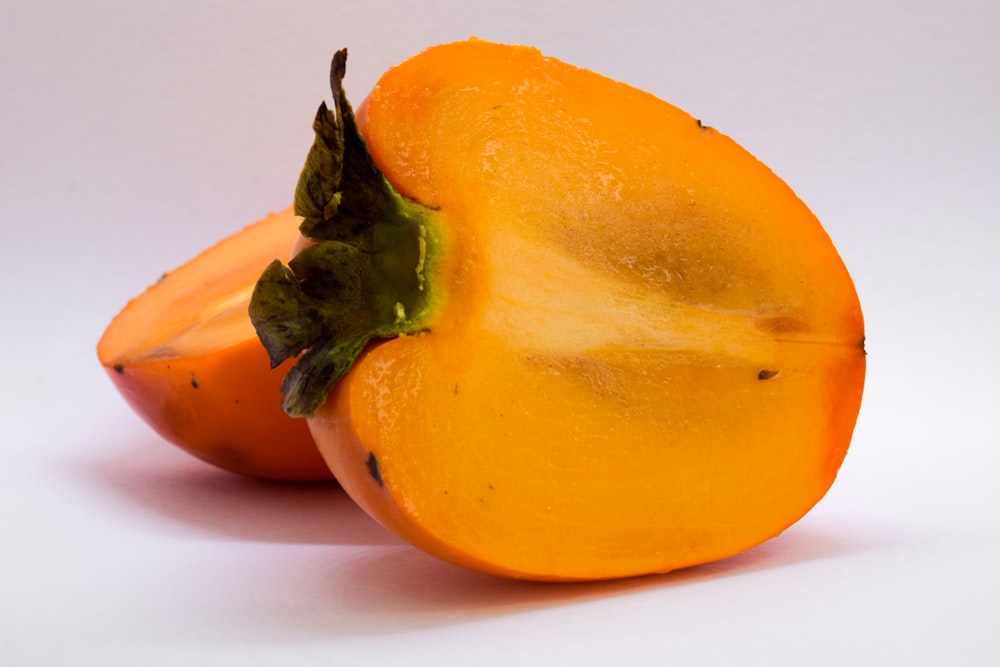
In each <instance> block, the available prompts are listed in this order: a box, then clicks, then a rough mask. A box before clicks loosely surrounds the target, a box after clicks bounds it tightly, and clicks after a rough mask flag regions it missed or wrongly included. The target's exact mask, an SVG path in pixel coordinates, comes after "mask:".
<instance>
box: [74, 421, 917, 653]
mask: <svg viewBox="0 0 1000 667" xmlns="http://www.w3.org/2000/svg"><path fill="white" fill-rule="evenodd" d="M103 451H105V452H111V453H112V455H111V456H105V457H104V458H103V459H100V460H94V459H88V460H84V461H76V462H75V463H68V464H67V465H71V466H72V470H71V471H70V473H71V474H73V475H74V476H76V477H78V478H84V479H85V480H86V481H87V482H88V483H89V484H90V485H91V486H92V487H94V486H96V487H97V488H99V489H100V490H101V491H102V492H104V493H111V494H112V496H113V497H114V498H116V499H117V501H123V502H124V503H125V504H126V507H128V508H133V509H138V510H139V511H142V512H148V513H150V514H153V515H155V516H157V517H160V518H165V519H167V520H169V521H170V522H172V524H173V526H174V527H175V528H178V529H182V530H192V529H193V530H197V531H199V532H204V533H207V534H210V535H216V536H221V537H223V538H230V539H239V540H248V541H259V542H270V543H283V544H289V545H315V546H314V547H310V548H309V549H308V550H307V551H305V552H303V551H301V549H299V550H297V551H295V552H294V563H295V567H292V568H289V567H286V566H285V565H284V560H283V559H284V558H285V557H286V556H287V557H289V558H292V557H293V554H291V553H289V554H284V555H282V554H277V553H276V554H275V558H276V559H277V558H280V559H282V564H281V566H280V567H279V566H277V562H276V561H271V560H270V559H265V561H263V562H260V563H258V565H255V566H253V568H256V567H266V568H268V569H266V570H262V571H256V569H253V571H247V572H242V573H241V575H240V576H247V577H249V578H250V579H252V580H254V581H267V582H269V585H268V586H267V587H266V588H265V589H263V590H262V589H254V590H249V589H247V590H244V589H243V588H239V589H237V590H234V591H233V595H235V596H236V597H238V598H240V600H239V605H238V606H239V608H240V609H241V614H240V615H239V616H238V617H231V616H228V615H227V613H222V612H223V611H225V610H219V611H220V613H219V614H218V615H215V614H213V615H212V617H213V618H217V619H218V618H229V621H220V626H219V627H217V628H216V630H220V631H222V635H226V634H227V631H226V630H227V627H228V624H229V623H230V622H232V623H233V624H234V625H233V627H231V628H228V629H229V630H231V631H232V632H233V633H234V634H238V635H239V636H241V637H245V636H246V635H247V633H248V632H249V633H250V634H251V635H252V636H253V637H254V638H255V640H256V641H262V642H285V641H289V640H292V641H298V640H303V639H307V640H321V639H326V638H330V637H336V636H365V635H369V636H370V635H390V634H395V633H402V632H409V631H412V630H415V629H423V628H431V627H440V626H449V625H458V624H463V623H470V622H476V621H480V620H485V619H491V618H497V617H502V616H508V615H516V614H522V613H530V612H531V611H533V610H538V609H545V608H552V607H557V606H565V605H580V604H589V603H591V602H593V601H599V600H605V599H608V598H615V597H621V596H626V595H647V594H656V593H657V592H659V591H662V590H663V589H674V590H677V589H682V588H686V587H689V586H696V585H697V586H712V585H715V584H716V583H718V582H720V581H724V580H731V579H733V578H741V577H753V576H762V575H765V573H768V572H769V571H771V570H776V569H779V568H794V567H799V566H804V565H807V564H809V563H813V562H816V561H820V560H825V559H835V558H842V557H850V556H854V555H857V554H860V553H863V552H866V551H871V550H879V549H886V548H894V547H897V546H899V545H900V544H903V543H905V542H907V541H908V538H907V537H906V536H903V535H900V534H898V533H892V532H887V531H885V530H884V529H883V528H882V527H879V526H865V525H864V523H863V522H860V524H859V522H858V521H854V520H848V519H840V520H838V519H836V518H830V517H825V518H822V519H818V520H806V521H803V522H800V523H799V524H796V525H795V526H793V527H792V528H790V529H789V530H788V531H786V532H785V533H784V534H783V535H781V536H779V537H777V538H774V539H772V540H770V541H768V542H766V543H764V544H763V545H761V546H758V547H757V548H755V549H751V550H749V551H746V552H744V553H742V554H739V555H737V556H733V557H730V558H727V559H724V560H721V561H717V562H715V563H710V564H706V565H701V566H697V567H692V568H687V569H684V570H679V571H675V572H671V573H667V574H661V575H649V576H644V577H635V578H630V579H619V580H612V581H597V582H589V583H558V584H553V583H538V582H526V581H517V580H511V579H504V578H499V577H494V576H490V575H483V574H479V573H476V572H471V571H468V570H465V569H462V568H459V567H456V566H452V565H450V564H448V563H445V562H442V561H440V560H438V559H436V558H434V557H432V556H429V555H427V554H425V553H423V552H421V551H420V550H418V549H416V548H414V547H411V546H409V545H407V544H405V543H403V542H402V541H401V540H399V539H398V538H396V537H395V536H394V535H392V534H390V533H389V532H388V531H386V530H385V529H384V528H382V527H381V526H380V525H378V524H377V523H376V522H375V521H373V520H372V519H371V518H369V517H368V516H367V515H366V514H364V512H363V511H362V510H361V509H359V508H358V507H357V506H356V505H355V504H354V503H353V501H351V500H350V498H349V497H348V496H347V495H346V493H344V492H343V490H341V489H340V487H339V486H337V485H336V484H277V483H267V482H261V481H257V480H252V479H246V478H242V477H239V476H236V475H232V474H229V473H226V472H223V471H220V470H216V469H215V468H213V467H211V466H209V465H207V464H204V463H202V462H200V461H197V460H195V459H193V458H191V457H189V456H187V455H185V454H183V453H181V452H179V451H174V450H173V449H171V448H170V447H169V446H167V445H165V444H164V443H162V442H154V441H153V439H152V438H149V439H147V440H145V441H137V442H135V443H131V444H121V445H119V446H117V447H114V448H104V449H103ZM272 565H274V567H273V568H272V567H271V566H272ZM670 599H672V598H670ZM231 603H232V602H231V601H228V602H226V604H231ZM227 608H228V607H227Z"/></svg>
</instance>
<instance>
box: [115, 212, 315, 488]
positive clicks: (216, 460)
mask: <svg viewBox="0 0 1000 667" xmlns="http://www.w3.org/2000/svg"><path fill="white" fill-rule="evenodd" d="M298 224H299V218H298V217H296V216H295V215H294V213H293V212H292V211H291V209H288V210H286V211H283V212H281V213H276V214H271V215H269V216H267V217H266V218H264V219H263V220H261V221H259V222H257V223H255V224H253V225H250V226H248V227H246V228H244V229H242V230H241V231H239V232H237V233H235V234H233V235H231V236H229V237H228V238H226V239H224V240H222V241H220V242H219V243H217V244H216V245H214V246H212V247H211V248H209V249H207V250H205V251H204V252H202V253H201V254H199V255H198V256H196V257H195V258H194V259H192V260H191V261H189V262H187V263H186V264H184V265H182V266H180V267H179V268H177V269H175V270H173V271H170V272H168V273H166V274H164V275H163V276H162V277H161V278H160V280H159V281H157V282H156V283H155V284H154V285H152V286H150V287H149V288H148V289H147V290H146V291H145V292H144V293H142V294H141V295H140V296H138V297H136V298H135V299H133V300H132V301H130V302H129V303H128V304H127V306H126V307H125V308H124V309H123V310H122V311H121V312H120V313H119V314H118V315H117V316H116V317H115V318H114V319H113V320H112V322H111V323H110V325H109V326H108V328H107V329H106V330H105V331H104V334H103V336H102V337H101V339H100V342H99V343H98V346H97V354H98V358H99V360H100V362H101V364H102V366H104V368H105V369H106V371H107V374H108V376H109V377H110V378H111V381H112V382H113V383H114V385H115V387H116V388H117V389H118V391H119V392H120V393H121V395H122V396H123V397H124V398H125V400H126V401H127V402H128V404H129V405H130V406H131V407H132V409H133V410H135V412H136V413H137V414H138V415H139V416H140V417H142V418H143V419H144V420H145V421H146V422H147V423H148V424H149V425H150V426H152V428H153V429H154V430H155V431H156V432H157V433H159V434H160V435H161V436H162V437H163V438H165V439H166V440H168V441H169V442H171V443H173V444H175V445H177V446H178V447H180V448H181V449H183V450H185V451H187V452H188V453H190V454H193V455H194V456H196V457H198V458H200V459H202V460H204V461H207V462H208V463H211V464H213V465H215V466H218V467H220V468H223V469H225V470H228V471H231V472H234V473H239V474H242V475H248V476H252V477H259V478H266V479H274V480H288V481H318V480H328V479H332V474H331V473H330V470H329V468H328V467H327V465H326V464H325V463H324V461H323V459H322V457H321V456H320V454H319V451H318V450H317V449H316V446H315V444H314V443H313V440H312V437H311V436H310V434H309V429H308V427H307V425H306V424H305V422H303V421H302V420H298V419H293V418H291V417H289V416H288V415H286V414H285V413H284V411H283V410H282V409H281V406H280V402H281V379H282V375H283V373H282V369H275V370H272V369H271V367H270V363H269V360H268V355H267V353H266V351H265V350H264V348H263V346H262V345H261V343H260V341H259V340H258V338H257V336H256V334H255V333H254V329H253V326H252V325H251V323H250V318H249V315H248V313H247V307H248V305H249V302H250V295H251V293H252V291H253V287H254V284H255V283H256V281H257V277H258V276H259V274H260V272H261V271H262V270H263V268H264V267H266V266H267V264H268V263H269V262H271V261H272V260H274V259H276V258H280V259H284V260H286V261H287V260H288V258H289V256H290V255H291V253H292V249H293V247H294V245H295V242H296V239H297V238H298V237H299V233H298Z"/></svg>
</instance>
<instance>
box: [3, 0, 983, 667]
mask: <svg viewBox="0 0 1000 667" xmlns="http://www.w3.org/2000/svg"><path fill="white" fill-rule="evenodd" d="M998 7H1000V5H997V4H996V3H995V2H992V1H990V0H982V1H981V2H975V1H974V0H947V1H942V2H913V1H904V0H884V1H881V2H862V1H858V0H838V1H830V2H796V1H791V0H788V1H779V0H758V1H755V2H735V1H734V2H723V1H721V0H716V1H707V2H704V1H702V2H699V1H695V0H684V1H680V0H655V1H649V2H628V1H627V0H619V1H616V2H603V1H597V0H576V1H571V0H562V1H551V0H507V1H506V2H492V1H491V2H483V3H479V2H470V1H468V0H437V1H434V2H429V1H428V2H416V1H414V2H403V1H401V0H400V1H391V0H380V1H369V0H325V1H318V0H317V1H312V2H307V1H300V2H296V1H293V0H285V1H283V2H264V1H260V0H253V1H250V0H242V1H238V0H216V1H214V2H201V3H195V2H183V1H178V0H169V1H167V0H162V1H161V0H149V1H146V2H132V1H126V0H118V1H113V0H91V1H89V2H71V1H69V0H64V1H62V2H56V1H53V0H39V1H34V0H32V1H29V0H23V1H16V0H15V1H13V2H12V1H11V0H2V2H0V224H2V237H0V253H2V256H0V261H2V267H3V273H2V278H0V313H2V315H0V317H2V318H3V319H2V324H3V328H2V331H3V339H2V345H0V362H2V366H0V369H2V373H3V382H2V385H0V410H2V430H0V441H2V448H0V457H2V458H0V512H2V516H0V519H2V524H0V535H2V543H0V663H2V664H4V665H18V666H20V665H67V664H73V665H90V664H93V665H119V664H129V665H132V664H142V665H155V664H170V665H175V664H194V665H201V664H205V665H240V666H241V667H245V666H247V665H298V664H362V663H363V664H404V663H405V664H434V665H441V664H462V665H492V664H511V663H512V662H513V661H514V658H515V656H518V659H519V660H521V661H522V662H520V663H518V664H536V663H537V664H572V665H585V664H609V663H611V664H615V663H617V664H672V665H674V664H675V665H716V664H718V665H730V664H752V665H757V664H759V665H887V664H897V665H924V664H926V665H943V664H947V665H988V664H989V665H995V664H1000V663H998V661H1000V639H998V638H997V632H996V631H997V629H998V626H1000V600H998V598H1000V574H998V562H1000V491H998V485H997V481H996V478H997V471H998V469H1000V438H998V435H997V431H998V428H997V412H998V398H1000V392H998V389H997V380H996V373H997V371H998V370H1000V364H998V352H997V343H996V333H997V323H998V314H997V307H998V305H1000V300H998V286H1000V270H998V268H997V261H996V255H997V249H998V242H1000V232H998V222H1000V220H998V215H997V214H998V206H997V203H998V195H997V192H998V184H997V181H998V177H1000V158H998V156H1000V130H998V127H1000V122H998V119H1000V84H998V81H1000V76H998V73H997V67H998V65H1000V49H998V47H997V46H996V44H997V34H998V33H1000V10H998V9H997V8H998ZM471 35H478V36H480V37H483V38H489V39H493V40H497V41H510V42H521V43H527V44H532V45H535V46H538V47H540V48H542V50H543V51H545V52H546V53H548V54H550V55H554V56H557V57H559V58H561V59H563V60H566V61H569V62H571V63H574V64H577V65H582V66H586V67H589V68H591V69H594V70H597V71H599V72H601V73H604V74H607V75H609V76H612V77H614V78H617V79H620V80H623V81H626V82H628V83H630V84H633V85H635V86H638V87H640V88H644V89H646V90H649V91H651V92H653V93H654V94H656V95H658V96H660V97H662V98H665V99H667V100H669V101H671V102H673V103H674V104H676V105H678V106H680V107H682V108H684V109H686V110H688V111H690V112H691V113H693V114H694V115H696V116H698V117H699V118H701V119H703V120H704V121H705V122H707V123H709V124H711V125H712V126H714V127H716V128H717V129H719V130H721V131H723V132H725V133H727V134H729V135H730V136H732V137H734V138H735V139H736V140H737V141H739V142H740V143H742V144H743V145H744V146H745V147H747V148H748V149H749V150H750V151H751V152H753V153H755V154H756V155H757V156H758V157H760V158H761V159H762V160H763V161H764V162H766V163H767V164H769V165H770V166H771V167H772V168H773V169H774V170H775V171H776V172H777V173H778V174H779V175H781V176H782V177H783V178H785V180H787V181H788V182H789V183H790V184H791V185H792V187H793V188H794V189H795V190H796V191H797V192H798V193H799V195H800V196H801V197H802V198H803V199H804V200H805V201H806V202H807V203H808V204H809V205H810V206H811V207H812V208H813V210H814V211H815V212H816V213H817V214H818V216H819V217H820V219H821V220H823V222H824V224H825V226H826V228H827V230H828V231H829V233H830V235H831V236H832V237H833V239H834V241H835V243H836V244H837V246H838V247H839V249H840V250H841V253H842V255H843V257H844V259H845V261H846V263H847V265H848V267H849V268H850V269H851V271H852V273H853V275H854V278H855V281H856V284H857V288H858V291H859V293H860V295H861V299H862V305H863V307H864V309H865V314H866V319H867V334H868V351H869V375H868V383H867V387H866V394H865V400H864V405H863V408H862V413H861V417H860V420H859V423H858V427H857V431H856V434H855V438H854V442H853V445H852V449H851V452H850V454H849V456H848V458H847V461H846V463H845V465H844V467H843V469H842V471H841V475H840V477H839V479H838V481H837V483H836V484H835V485H834V488H833V490H832V491H831V492H830V493H829V494H828V496H827V497H826V498H825V499H824V500H823V501H822V502H821V503H820V504H819V505H818V506H817V507H816V509H815V510H814V511H813V512H812V513H811V514H809V515H808V516H807V517H806V518H805V519H803V520H802V521H801V522H800V523H799V524H797V525H796V526H794V527H793V528H791V529H790V530H788V531H787V532H786V533H785V534H783V535H782V536H780V537H779V538H777V539H775V540H773V541H771V542H769V543H767V544H766V545H764V546H762V547H760V548H758V549H756V550H753V551H751V552H749V553H746V554H744V555H741V556H738V557H735V558H732V559H730V560H728V561H724V562H720V563H717V564H713V565H709V566H705V567H701V568H695V569H692V570H688V571H683V572H678V573H674V574H671V575H666V576H659V577H651V578H643V579H636V580H629V581H622V582H610V583H600V584H593V585H535V584H524V583H517V582H510V581H505V580H500V579H494V578H490V577H485V576H480V575H477V574H473V573H470V572H465V571H463V570H459V569H457V568H454V567H452V566H449V565H445V564H442V563H439V562H438V561H436V560H434V559H432V558H431V557H429V556H425V555H423V554H422V553H420V552H418V551H416V550H414V549H412V548H410V547H408V546H406V545H404V544H403V543H401V542H400V541H398V540H397V539H396V538H394V537H392V536H390V535H389V534H388V533H386V532H385V531H384V530H383V529H382V528H380V527H379V526H378V525H377V524H375V523H374V522H373V521H371V520H370V519H368V518H367V517H366V516H365V515H363V514H362V513H361V512H360V511H359V510H357V509H356V508H355V507H354V506H353V505H352V504H351V502H350V501H349V500H348V499H346V497H344V496H343V495H342V493H341V492H339V491H337V490H332V489H327V488H309V487H307V488H300V487H295V486H280V485H268V484H261V483H254V482H251V481H247V480H243V479H238V478H235V477H232V476H230V475H227V474H225V473H221V472H217V471H215V470H213V469H210V468H208V467H207V466H205V465H203V464H201V463H199V462H198V461H195V460H193V459H191V458H189V457H187V456H186V455H185V454H183V453H181V452H179V451H177V450H175V449H173V448H172V447H170V446H169V445H167V444H165V443H164V442H163V441H161V440H160V439H159V438H158V437H156V436H155V435H154V434H152V433H151V432H150V431H149V430H148V429H147V428H146V427H145V426H144V425H143V424H142V423H140V422H139V420H138V419H137V418H136V417H134V416H133V415H132V414H131V412H130V411H129V410H128V408H127V407H126V406H125V404H124V402H123V401H122V400H121V399H120V398H119V397H118V395H117V394H116V393H115V391H114V389H113V388H112V386H111V384H110V382H109V381H108V380H107V378H106V377H105V376H104V375H103V372H102V370H101V369H100V367H99V366H98V363H97V360H96V356H95V353H94V346H95V344H96V342H97V339H98V338H99V336H100V334H101V332H102V330H103V329H104V327H105V326H106V324H107V323H108V321H109V320H110V319H111V317H112V316H113V315H114V314H115V312H117V310H118V309H119V308H121V307H122V306H123V305H124V304H125V302H126V301H127V300H128V299H129V298H130V297H132V296H134V295H135V294H136V293H138V292H139V291H141V290H142V289H143V288H144V287H145V286H146V285H147V284H148V283H150V282H152V281H153V280H154V279H155V278H156V277H157V276H159V275H160V273H161V272H163V271H164V270H166V269H170V268H173V267H174V266H176V265H177V264H179V263H181V262H183V261H184V260H186V259H188V258H189V257H190V256H192V255H193V254H195V252H197V251H198V250H200V249H201V248H202V247H204V246H206V245H208V244H209V243H211V242H212V241H214V240H216V239H217V238H219V237H221V236H223V235H226V234H229V233H230V232H232V231H234V230H236V229H237V228H239V227H241V226H243V225H245V224H247V223H249V222H252V221H254V220H256V219H258V218H260V217H262V216H263V214H265V213H266V212H268V211H272V210H277V209H280V208H283V207H284V206H285V205H286V204H287V203H288V202H290V200H291V193H292V188H293V185H294V182H295V179H296V176H297V173H298V170H299V168H300V166H301V163H302V160H303V157H304V155H305V151H306V149H307V147H308V144H309V142H310V139H311V135H310V128H309V123H310V121H311V118H312V115H313V112H314V110H315V107H316V104H318V102H319V101H320V100H321V99H323V98H324V97H325V96H326V94H327V90H326V75H327V63H328V59H329V56H330V54H331V53H332V51H333V50H334V49H335V48H337V47H341V46H347V47H349V48H350V50H351V63H350V67H349V69H348V81H347V87H348V92H349V93H350V94H351V96H352V97H353V99H354V100H355V102H359V101H360V100H361V98H362V97H363V96H364V94H365V93H366V92H367V91H368V89H369V88H370V87H371V86H372V84H373V83H374V82H375V80H376V77H377V76H378V75H379V74H380V73H381V72H382V71H383V70H385V69H386V68H387V67H389V66H390V65H392V64H393V63H395V62H397V61H399V60H401V59H403V58H405V57H406V56H409V55H411V54H413V53H415V52H417V51H419V50H421V49H422V48H424V47H426V46H429V45H431V44H434V43H437V42H442V41H449V40H454V39H464V38H466V37H469V36H471ZM624 114H627V111H626V110H623V118H622V122H626V123H627V122H628V118H627V115H624Z"/></svg>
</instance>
